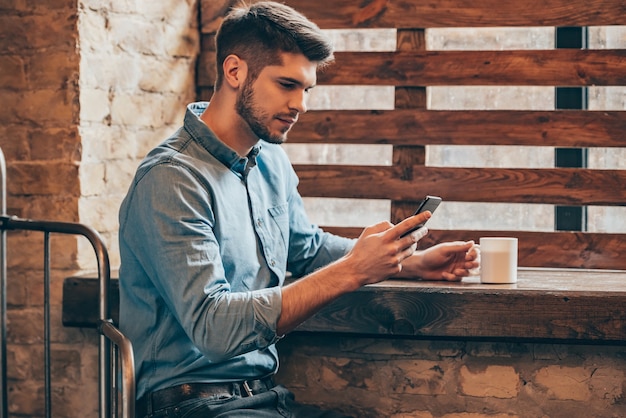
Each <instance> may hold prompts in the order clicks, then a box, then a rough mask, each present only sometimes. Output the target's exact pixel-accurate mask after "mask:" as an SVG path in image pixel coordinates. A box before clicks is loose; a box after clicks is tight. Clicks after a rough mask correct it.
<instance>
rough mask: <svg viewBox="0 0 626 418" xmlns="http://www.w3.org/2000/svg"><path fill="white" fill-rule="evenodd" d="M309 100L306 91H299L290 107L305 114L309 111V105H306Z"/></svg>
mask: <svg viewBox="0 0 626 418" xmlns="http://www.w3.org/2000/svg"><path fill="white" fill-rule="evenodd" d="M307 98H308V94H307V92H306V91H304V90H301V91H298V92H297V93H295V94H294V96H293V97H292V100H291V103H290V106H289V107H290V108H291V109H294V110H297V111H298V113H305V112H306V111H307V110H308V108H307V104H306V102H307Z"/></svg>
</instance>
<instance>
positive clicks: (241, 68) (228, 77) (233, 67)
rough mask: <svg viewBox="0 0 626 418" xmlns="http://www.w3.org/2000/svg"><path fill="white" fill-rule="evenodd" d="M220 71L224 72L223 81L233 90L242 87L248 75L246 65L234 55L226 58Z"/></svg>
mask: <svg viewBox="0 0 626 418" xmlns="http://www.w3.org/2000/svg"><path fill="white" fill-rule="evenodd" d="M222 69H223V70H224V81H225V82H226V83H227V84H228V85H229V86H230V87H231V88H233V89H238V88H239V87H240V86H242V85H243V83H244V81H245V80H246V76H247V75H248V64H246V62H245V61H244V60H242V59H241V58H239V57H238V56H237V55H234V54H231V55H229V56H227V57H226V59H225V60H224V64H223V65H222Z"/></svg>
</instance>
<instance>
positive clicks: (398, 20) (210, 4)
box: [201, 0, 626, 33]
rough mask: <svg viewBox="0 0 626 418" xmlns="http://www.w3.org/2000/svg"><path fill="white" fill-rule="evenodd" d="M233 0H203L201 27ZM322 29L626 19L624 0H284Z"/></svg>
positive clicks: (213, 26)
mask: <svg viewBox="0 0 626 418" xmlns="http://www.w3.org/2000/svg"><path fill="white" fill-rule="evenodd" d="M236 3H237V0H202V2H201V27H202V31H203V32H207V33H208V32H212V31H215V30H217V27H218V25H219V22H220V21H221V16H222V15H223V14H225V12H226V9H227V6H229V5H232V4H236ZM285 3H286V4H288V5H290V6H292V7H294V8H295V9H296V10H298V11H300V12H302V13H303V14H304V15H306V16H307V17H309V18H310V19H311V20H313V21H314V22H316V23H317V24H318V25H319V26H320V27H322V28H365V27H371V28H396V27H397V28H434V27H472V26H476V27H486V26H597V25H624V24H626V4H625V3H624V2H623V1H622V0H606V1H586V0H571V1H570V0H545V1H544V0H530V1H525V2H523V1H507V2H502V1H499V0H474V1H472V0H438V1H437V2H436V3H432V2H428V1H424V0H393V1H388V0H370V1H354V0H318V1H310V0H287V1H285Z"/></svg>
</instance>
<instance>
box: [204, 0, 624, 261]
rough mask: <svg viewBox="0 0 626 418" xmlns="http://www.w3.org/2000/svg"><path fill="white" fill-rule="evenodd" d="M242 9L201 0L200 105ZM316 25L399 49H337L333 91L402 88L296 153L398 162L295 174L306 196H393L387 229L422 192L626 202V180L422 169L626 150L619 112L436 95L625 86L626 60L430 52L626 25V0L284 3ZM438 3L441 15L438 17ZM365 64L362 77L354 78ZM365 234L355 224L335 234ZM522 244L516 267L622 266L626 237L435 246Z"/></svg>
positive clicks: (536, 237)
mask: <svg viewBox="0 0 626 418" xmlns="http://www.w3.org/2000/svg"><path fill="white" fill-rule="evenodd" d="M236 3H237V1H236V0H202V2H201V22H202V23H201V25H202V54H201V56H200V63H199V66H198V69H199V72H198V98H199V99H202V100H209V99H210V96H211V93H212V85H213V81H214V79H215V70H214V65H215V63H214V57H213V41H214V34H215V30H216V29H217V27H218V25H219V23H220V21H221V17H222V16H223V15H224V14H225V13H226V12H227V10H228V9H229V7H231V6H232V5H234V4H236ZM285 3H286V4H289V5H291V6H293V7H294V8H296V9H297V10H300V11H301V12H303V13H304V14H305V15H306V16H308V17H309V18H311V19H312V20H314V21H315V22H316V23H317V24H318V25H319V26H320V27H322V28H327V29H339V28H346V29H349V28H396V29H398V32H397V33H398V34H397V45H398V47H397V50H396V51H394V52H337V53H336V62H335V63H334V64H333V65H331V66H330V67H328V68H327V69H326V70H325V71H324V72H322V73H321V74H320V75H319V77H318V83H319V84H325V85H333V84H337V85H387V86H389V85H392V86H395V108H394V110H368V111H363V110H358V111H357V110H345V111H337V110H333V111H310V112H308V113H307V114H305V115H302V117H301V118H300V122H298V124H297V125H296V126H295V127H294V129H293V132H291V133H290V136H289V141H290V143H312V144H391V145H393V165H392V166H386V167H384V166H383V167H381V166H375V167H373V166H344V165H297V166H296V171H297V172H298V174H299V176H300V179H301V183H300V191H301V193H302V195H303V196H311V197H313V196H315V197H350V198H374V199H390V200H391V201H392V207H391V214H390V215H391V219H392V221H394V222H397V221H399V220H401V219H403V218H404V217H406V216H408V215H410V214H411V212H412V210H413V208H414V207H415V203H416V201H418V200H419V199H420V198H421V197H422V196H423V195H425V194H433V193H437V194H440V195H441V196H443V197H444V199H445V200H447V201H461V202H462V201H472V202H505V203H545V204H558V205H607V206H625V205H626V170H591V169H565V168H553V169H506V168H449V167H443V168H442V167H428V166H425V157H424V156H425V152H424V150H425V146H427V145H446V144H449V145H526V146H551V147H624V146H626V109H625V110H624V111H622V110H618V111H573V110H567V111H564V110H555V111H503V110H497V111H475V110H468V111H441V110H427V109H426V94H425V91H426V87H427V86H465V85H467V86H471V85H492V86H493V85H497V86H507V85H510V86H561V87H562V86H626V50H624V49H618V50H615V49H603V50H577V49H559V50H533V51H530V50H518V51H427V50H426V49H425V41H424V29H425V28H437V27H496V26H603V25H626V2H624V1H623V0H610V1H600V0H591V1H590V0H541V1H538V0H531V1H519V0H518V1H512V2H501V1H499V0H440V1H437V2H436V3H432V2H427V1H425V0H371V1H356V0H332V1H326V0H320V1H310V0H287V1H285ZM433 4H434V5H435V6H436V7H433ZM355 68H358V69H359V70H358V71H355ZM326 229H328V230H331V231H333V232H336V233H342V234H346V235H350V236H356V235H358V233H359V232H360V230H359V229H358V228H341V227H340V228H337V227H335V228H330V227H329V228H326ZM497 235H507V236H517V237H519V238H520V265H522V266H535V267H540V266H542V267H576V268H602V269H626V234H599V233H585V232H525V231H431V234H430V235H429V237H428V239H427V243H428V244H432V243H434V242H437V241H439V240H452V239H478V238H479V237H481V236H497Z"/></svg>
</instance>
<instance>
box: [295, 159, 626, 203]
mask: <svg viewBox="0 0 626 418" xmlns="http://www.w3.org/2000/svg"><path fill="white" fill-rule="evenodd" d="M294 167H295V169H296V172H297V173H298V176H299V177H300V185H299V190H300V193H301V194H302V195H303V196H309V197H345V198H367V199H391V200H396V201H402V200H413V201H419V200H420V199H421V197H423V196H425V195H427V194H438V195H440V196H442V197H443V198H444V199H445V200H448V201H459V202H509V203H545V204H555V205H624V203H625V202H626V188H625V187H624V185H625V184H626V170H591V169H578V168H577V169H571V168H553V169H549V168H546V169H508V168H450V167H424V166H412V167H406V168H404V167H394V166H357V165H354V166H348V165H313V164H299V165H295V166H294Z"/></svg>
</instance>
